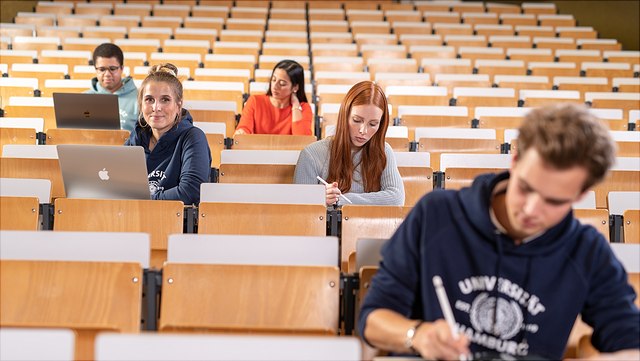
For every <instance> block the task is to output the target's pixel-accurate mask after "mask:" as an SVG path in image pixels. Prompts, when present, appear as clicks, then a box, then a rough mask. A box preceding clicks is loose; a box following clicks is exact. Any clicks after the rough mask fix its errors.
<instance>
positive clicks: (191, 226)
mask: <svg viewBox="0 0 640 361" xmlns="http://www.w3.org/2000/svg"><path fill="white" fill-rule="evenodd" d="M183 213H184V226H183V232H184V233H198V207H196V206H184V212H183Z"/></svg>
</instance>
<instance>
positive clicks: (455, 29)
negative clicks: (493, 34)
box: [433, 23, 473, 36]
mask: <svg viewBox="0 0 640 361" xmlns="http://www.w3.org/2000/svg"><path fill="white" fill-rule="evenodd" d="M433 33H434V34H438V35H442V36H446V35H473V27H472V26H471V25H470V24H457V23H452V24H450V23H433Z"/></svg>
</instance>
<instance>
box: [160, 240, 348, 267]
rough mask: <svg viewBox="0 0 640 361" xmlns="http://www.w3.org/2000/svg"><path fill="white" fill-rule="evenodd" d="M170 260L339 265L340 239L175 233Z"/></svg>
mask: <svg viewBox="0 0 640 361" xmlns="http://www.w3.org/2000/svg"><path fill="white" fill-rule="evenodd" d="M167 261H168V262H171V263H203V264H253V265H280V266H285V265H286V266H330V267H333V266H335V267H337V266H338V239H337V238H336V237H328V236H320V237H311V236H263V235H249V236H240V235H212V234H206V235H205V234H174V235H171V236H169V249H168V253H167Z"/></svg>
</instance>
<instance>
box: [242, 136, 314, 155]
mask: <svg viewBox="0 0 640 361" xmlns="http://www.w3.org/2000/svg"><path fill="white" fill-rule="evenodd" d="M316 140H317V138H316V137H315V136H313V135H281V134H237V135H235V136H234V137H233V144H232V145H231V149H233V150H260V149H263V150H298V151H300V150H303V149H304V148H305V147H306V146H307V145H309V144H311V143H313V142H315V141H316Z"/></svg>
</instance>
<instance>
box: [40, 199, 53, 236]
mask: <svg viewBox="0 0 640 361" xmlns="http://www.w3.org/2000/svg"><path fill="white" fill-rule="evenodd" d="M38 208H39V211H40V215H41V216H42V229H44V230H47V231H52V230H53V204H52V203H41V204H40V207H38Z"/></svg>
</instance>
